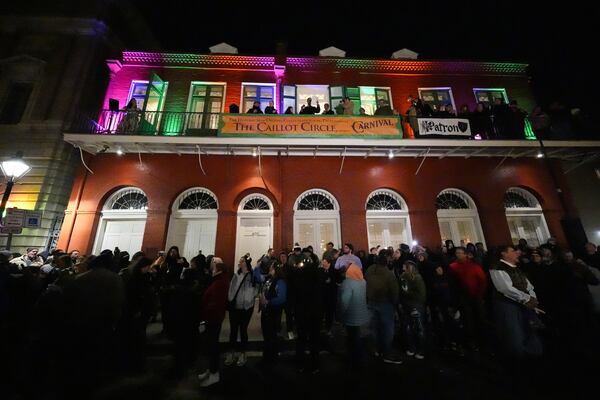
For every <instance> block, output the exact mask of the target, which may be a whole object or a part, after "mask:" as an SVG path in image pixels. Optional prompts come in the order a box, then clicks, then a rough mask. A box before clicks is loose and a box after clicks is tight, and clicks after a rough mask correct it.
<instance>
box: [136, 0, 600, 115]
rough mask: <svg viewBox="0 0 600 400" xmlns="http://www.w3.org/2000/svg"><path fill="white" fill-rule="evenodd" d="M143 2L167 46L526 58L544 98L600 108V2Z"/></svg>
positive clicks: (266, 52) (540, 97) (542, 100)
mask: <svg viewBox="0 0 600 400" xmlns="http://www.w3.org/2000/svg"><path fill="white" fill-rule="evenodd" d="M134 3H135V5H136V6H137V7H138V8H139V10H140V13H141V14H142V15H143V16H144V17H145V19H146V20H147V22H148V23H149V24H150V27H151V29H152V31H153V33H154V35H155V36H156V38H157V40H158V42H159V43H160V45H161V46H162V47H163V50H168V51H182V52H198V53H206V52H208V47H209V46H212V45H214V44H217V43H220V42H227V43H229V44H231V45H233V46H236V47H237V48H238V49H239V52H240V54H253V55H269V54H274V53H275V48H276V43H277V42H285V43H286V44H287V53H288V54H289V55H299V56H301V55H317V54H318V51H319V49H322V48H325V47H328V46H331V45H334V46H336V47H339V48H341V49H343V50H345V51H346V52H347V56H348V57H374V58H389V57H390V55H391V53H392V52H394V51H395V50H398V49H401V48H404V47H407V48H409V49H411V50H414V51H416V52H418V53H419V54H420V55H419V58H420V59H462V60H486V61H516V62H527V63H529V64H530V66H531V67H530V70H531V71H530V72H531V76H532V84H533V89H534V92H535V94H536V97H537V98H538V101H539V102H540V103H542V104H544V103H546V104H547V103H549V102H550V101H552V100H554V99H560V100H562V101H565V102H567V103H568V104H569V105H572V106H580V107H583V108H584V109H586V110H587V111H591V110H592V109H593V108H596V107H599V106H600V99H599V98H598V97H600V96H598V92H599V91H600V88H599V87H598V74H600V71H599V68H598V67H597V66H596V65H595V64H592V59H591V58H592V56H591V54H593V53H597V52H598V49H599V47H600V46H598V36H600V9H599V7H598V5H594V4H592V2H589V3H588V4H586V3H585V2H583V1H581V2H579V1H570V2H561V3H560V4H558V5H556V4H550V2H536V3H539V4H537V5H536V4H530V3H533V2H530V1H527V0H521V1H518V2H517V1H502V2H498V1H493V2H492V1H488V2H484V1H481V2H470V1H465V2H463V4H464V5H462V6H457V5H456V4H459V2H457V1H447V2H443V3H441V2H437V1H436V2H434V1H428V2H419V3H420V4H414V5H413V4H410V3H411V2H410V1H406V2H404V1H402V2H399V1H398V2H395V4H396V5H386V4H385V3H384V2H376V1H362V2H360V3H359V2H352V3H354V4H356V5H353V4H352V3H351V2H348V1H343V2H342V1H338V2H331V1H329V2H324V1H310V2H309V1H297V2H284V1H278V2H266V1H255V2H246V3H244V4H243V5H237V4H233V3H231V2H227V1H222V0H217V1H215V0H212V1H198V2H195V3H193V4H186V5H185V6H183V5H178V3H174V5H173V6H172V7H169V6H166V5H165V3H164V2H160V3H157V5H155V6H152V5H150V3H149V1H148V0H141V1H137V0H134ZM186 3H190V2H186ZM439 3H440V4H439ZM158 4H160V6H159V5H158ZM284 4H285V6H284ZM358 4H360V5H358ZM140 50H144V49H140ZM590 89H595V90H590Z"/></svg>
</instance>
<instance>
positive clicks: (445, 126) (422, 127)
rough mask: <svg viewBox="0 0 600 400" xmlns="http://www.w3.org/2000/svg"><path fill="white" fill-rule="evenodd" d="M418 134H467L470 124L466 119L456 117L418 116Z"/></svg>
mask: <svg viewBox="0 0 600 400" xmlns="http://www.w3.org/2000/svg"><path fill="white" fill-rule="evenodd" d="M418 120H419V136H427V135H442V136H468V137H471V126H470V125H469V120H468V119H457V118H419V119H418Z"/></svg>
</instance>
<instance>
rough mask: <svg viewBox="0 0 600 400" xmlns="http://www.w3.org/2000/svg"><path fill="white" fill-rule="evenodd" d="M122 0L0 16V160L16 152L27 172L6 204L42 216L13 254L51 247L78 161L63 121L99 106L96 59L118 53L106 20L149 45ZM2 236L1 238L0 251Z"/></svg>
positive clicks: (18, 9)
mask: <svg viewBox="0 0 600 400" xmlns="http://www.w3.org/2000/svg"><path fill="white" fill-rule="evenodd" d="M126 3H127V2H126V1H123V2H121V3H120V5H119V6H118V7H117V8H118V9H114V10H108V8H109V4H108V2H106V1H89V2H85V3H81V2H79V1H71V2H69V1H64V2H61V3H60V4H55V3H48V4H36V5H29V4H22V5H19V4H11V5H6V6H3V7H2V9H3V11H4V12H6V13H7V15H2V16H0V140H1V141H2V146H1V147H0V159H6V158H10V157H13V156H15V154H16V153H17V152H18V151H22V152H23V153H24V159H25V161H26V162H28V163H29V164H30V165H31V166H32V167H33V168H32V170H31V171H30V172H29V173H28V174H27V175H26V176H25V177H24V178H23V179H21V180H20V181H19V182H18V183H17V184H16V185H15V186H14V188H13V191H12V194H11V196H10V199H9V203H8V206H9V207H18V208H22V209H30V210H40V211H42V212H43V220H42V227H41V228H40V229H24V230H23V233H22V234H19V235H14V237H13V239H12V247H11V250H13V251H19V252H23V251H25V249H26V248H27V247H30V246H34V247H39V248H40V249H45V248H51V247H53V246H54V245H55V244H56V241H57V239H58V233H59V231H60V227H61V224H62V221H63V217H64V210H65V208H66V206H67V203H68V200H69V195H70V192H71V188H72V183H73V178H74V172H75V166H76V165H78V164H77V163H79V159H80V155H79V154H78V152H76V151H75V150H74V149H73V147H72V146H70V145H68V144H66V143H65V142H64V141H63V138H62V133H63V125H64V122H65V121H70V120H71V119H72V118H73V115H74V113H75V112H81V111H82V110H92V109H97V108H98V107H99V106H100V104H101V102H102V97H103V93H104V91H105V88H106V84H107V83H108V80H109V79H108V78H109V73H108V71H107V70H106V68H105V67H104V66H103V60H105V59H106V58H107V57H110V56H111V54H114V53H115V52H116V53H117V54H118V52H119V51H121V50H122V49H123V42H121V41H119V40H118V37H117V35H116V34H115V32H114V31H112V30H111V29H109V27H108V25H107V23H106V22H105V21H108V20H112V19H114V18H115V17H116V16H117V14H118V15H120V16H121V17H124V16H127V18H129V20H130V23H129V24H128V26H127V27H125V29H124V30H123V31H120V32H118V33H126V32H127V31H128V30H132V29H134V28H137V32H136V31H134V32H133V34H131V33H126V36H128V37H127V39H128V42H133V43H139V42H137V41H135V40H137V39H138V38H139V37H142V36H143V37H144V38H145V42H146V43H148V44H152V43H153V39H152V38H151V37H150V36H149V35H147V30H145V29H144V28H143V27H140V26H143V23H141V22H139V21H138V20H137V19H136V18H135V13H133V12H132V11H131V9H129V11H127V7H126V6H125V4H126ZM7 8H8V9H10V11H6V9H7ZM59 15H62V16H59ZM65 15H68V16H65ZM140 24H141V25H140ZM130 34H131V36H129V35H130ZM134 39H135V40H134ZM0 179H2V182H1V183H2V188H1V189H0V191H2V190H3V186H4V177H3V176H2V177H0ZM6 239H7V238H6V235H0V247H2V248H3V246H4V245H5V244H6Z"/></svg>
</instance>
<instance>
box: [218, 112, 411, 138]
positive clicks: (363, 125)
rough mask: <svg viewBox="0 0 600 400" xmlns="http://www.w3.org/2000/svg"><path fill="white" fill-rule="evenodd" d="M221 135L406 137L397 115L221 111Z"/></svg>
mask: <svg viewBox="0 0 600 400" xmlns="http://www.w3.org/2000/svg"><path fill="white" fill-rule="evenodd" d="M220 118H221V119H220V122H219V136H229V137H232V136H235V137H241V136H254V137H259V136H277V137H352V136H355V137H385V138H394V139H401V138H402V126H401V124H400V118H399V117H395V116H382V117H377V116H367V117H361V116H341V115H338V116H321V115H314V116H313V115H285V114H284V115H245V114H221V117H220Z"/></svg>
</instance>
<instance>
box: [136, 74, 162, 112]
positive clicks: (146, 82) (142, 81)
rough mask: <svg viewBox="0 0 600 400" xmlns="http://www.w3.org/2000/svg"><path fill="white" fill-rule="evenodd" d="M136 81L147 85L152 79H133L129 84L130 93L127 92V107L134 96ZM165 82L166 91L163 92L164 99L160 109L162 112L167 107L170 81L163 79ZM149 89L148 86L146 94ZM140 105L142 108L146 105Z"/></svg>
mask: <svg viewBox="0 0 600 400" xmlns="http://www.w3.org/2000/svg"><path fill="white" fill-rule="evenodd" d="M136 83H145V84H146V85H150V81H148V80H143V79H142V80H140V79H133V80H132V81H131V84H130V85H129V93H128V94H127V101H126V102H125V107H127V104H129V102H130V101H131V97H132V96H133V87H134V86H135V84H136ZM163 83H164V84H165V91H164V93H163V101H162V102H161V105H160V110H158V112H162V110H163V109H164V108H165V102H166V98H167V92H168V91H169V82H167V81H163ZM147 91H148V88H147V87H146V94H147ZM138 107H139V109H140V110H141V109H142V108H143V107H144V104H143V103H142V104H138Z"/></svg>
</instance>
